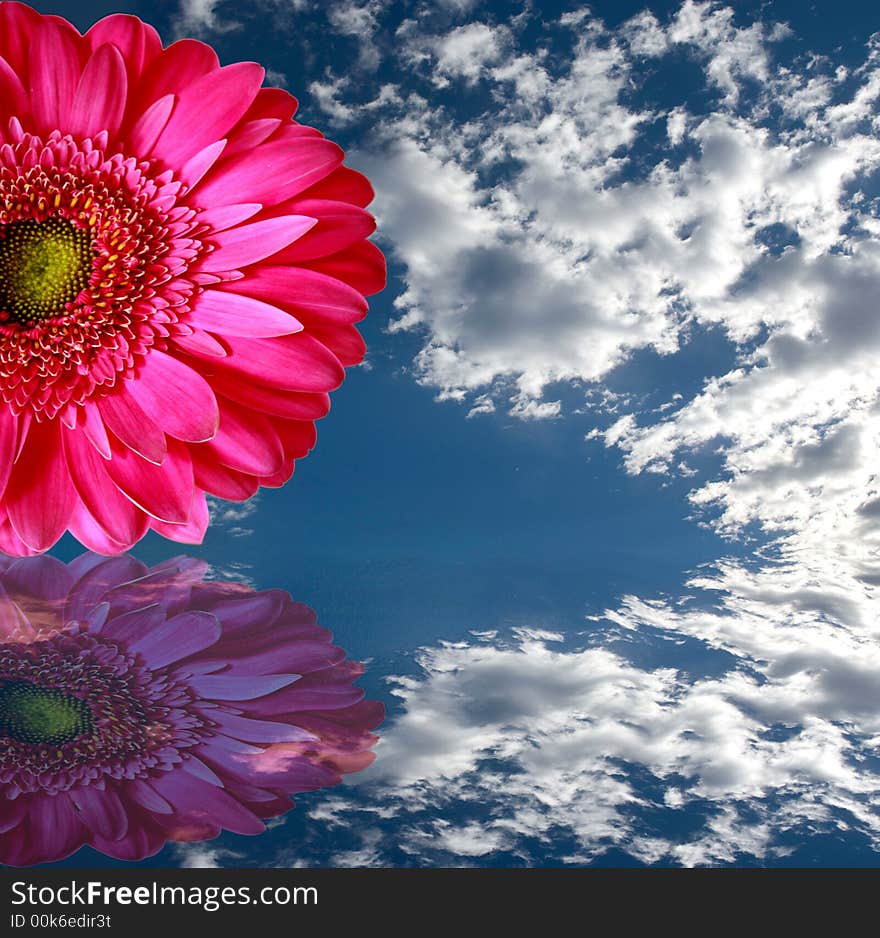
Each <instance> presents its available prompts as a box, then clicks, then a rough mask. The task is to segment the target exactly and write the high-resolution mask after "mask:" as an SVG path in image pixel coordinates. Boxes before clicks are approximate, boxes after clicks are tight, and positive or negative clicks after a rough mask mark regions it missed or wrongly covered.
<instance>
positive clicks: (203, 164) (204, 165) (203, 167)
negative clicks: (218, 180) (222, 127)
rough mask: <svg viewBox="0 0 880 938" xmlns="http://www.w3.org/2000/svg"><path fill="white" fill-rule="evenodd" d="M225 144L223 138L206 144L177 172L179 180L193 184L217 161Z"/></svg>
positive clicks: (189, 184)
mask: <svg viewBox="0 0 880 938" xmlns="http://www.w3.org/2000/svg"><path fill="white" fill-rule="evenodd" d="M225 146H226V141H225V140H215V141H214V143H210V144H208V146H206V147H204V148H203V149H201V150H199V152H198V153H196V154H195V155H194V156H192V157H190V159H188V160H187V161H186V165H185V166H184V167H183V169H181V170H179V171H178V173H177V175H178V176H179V178H180V179H181V181H182V182H185V183H186V184H187V185H188V186H190V187H192V186H194V185H195V184H196V183H197V182H198V181H199V180H200V179H201V178H202V176H204V175H205V173H206V172H207V171H208V170H209V169H210V168H211V167H212V166H213V165H214V164H215V163H216V162H217V160H218V159H219V157H220V154H221V153H222V152H223V149H224V147H225Z"/></svg>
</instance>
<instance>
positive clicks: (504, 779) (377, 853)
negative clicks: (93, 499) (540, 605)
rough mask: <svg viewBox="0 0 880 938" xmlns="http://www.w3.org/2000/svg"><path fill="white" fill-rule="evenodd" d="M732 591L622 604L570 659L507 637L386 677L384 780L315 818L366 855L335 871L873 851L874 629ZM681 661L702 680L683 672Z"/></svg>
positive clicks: (761, 584)
mask: <svg viewBox="0 0 880 938" xmlns="http://www.w3.org/2000/svg"><path fill="white" fill-rule="evenodd" d="M798 575H799V574H798V573H797V571H796V570H794V569H786V571H785V572H784V576H783V580H784V578H785V577H787V576H792V577H794V578H795V579H796V578H797V576H798ZM743 577H744V574H743V572H742V570H737V569H735V568H725V567H724V565H722V566H721V567H720V568H719V569H717V570H715V571H714V572H712V573H711V574H708V573H707V574H703V575H702V576H701V577H698V578H695V579H694V580H693V581H692V582H691V583H690V584H688V585H689V587H690V588H691V590H692V596H691V598H690V599H687V600H678V601H671V600H654V601H651V602H647V601H645V600H642V599H638V598H636V597H628V598H626V599H625V600H624V602H623V603H622V604H621V605H620V606H619V607H617V608H615V609H609V610H606V611H605V613H604V614H603V615H601V616H597V617H596V621H595V623H594V627H593V628H592V629H591V631H590V633H589V634H588V636H585V637H583V638H582V639H581V642H582V643H583V644H582V647H577V646H576V644H573V643H572V642H571V641H569V642H565V641H564V640H563V636H561V635H554V634H552V633H546V632H542V631H530V630H519V631H518V632H516V633H515V634H514V635H512V636H511V637H509V638H508V639H507V640H505V639H503V638H499V637H498V636H497V635H494V634H491V635H490V634H487V635H484V636H479V635H478V636H476V639H475V640H473V641H464V642H447V643H441V644H439V645H436V646H432V647H430V648H425V649H423V650H422V651H421V653H420V655H419V657H418V665H419V668H420V671H419V673H417V674H414V675H411V676H406V677H398V678H395V679H393V686H394V693H395V695H396V696H397V697H398V698H399V699H400V701H401V703H402V712H401V713H400V715H399V716H398V717H397V718H396V719H395V720H394V721H393V722H392V723H391V725H390V726H389V727H387V728H386V730H385V731H384V736H383V739H382V741H381V742H380V744H379V747H378V759H377V761H376V763H374V765H373V766H372V767H371V768H370V769H369V770H368V771H367V773H365V775H364V776H363V777H361V778H359V780H358V782H357V784H356V785H355V786H352V787H351V789H350V790H349V792H348V793H347V794H344V795H336V796H331V797H330V798H329V799H327V800H326V801H324V802H323V803H322V804H321V806H320V807H319V808H317V809H316V811H315V813H314V815H313V817H314V819H315V820H318V821H320V823H322V824H324V825H326V826H327V827H328V828H329V829H330V830H331V831H332V830H334V829H337V828H341V827H345V829H346V830H351V829H352V828H354V829H357V830H359V831H360V832H361V835H362V837H363V839H364V844H365V845H367V844H368V845H369V850H368V851H366V850H365V849H356V850H353V851H347V852H341V851H340V852H338V853H336V854H335V855H334V859H333V862H334V863H339V864H342V865H345V864H346V863H348V862H349V861H350V862H353V863H362V862H365V860H366V858H367V856H368V862H369V865H383V864H388V863H389V861H390V858H391V857H392V856H394V855H395V852H397V851H400V852H401V853H402V854H403V855H404V856H406V857H407V858H408V862H411V863H417V864H425V865H436V864H443V865H484V864H486V863H491V862H497V860H498V858H499V857H506V858H508V859H506V860H505V862H506V863H509V862H511V860H510V859H509V858H511V857H514V858H516V859H515V861H514V862H516V863H521V864H530V863H535V862H541V859H542V857H543V856H544V853H543V851H545V850H548V849H550V850H553V851H554V852H553V855H554V856H556V858H557V859H561V860H563V861H564V862H568V863H574V864H581V863H585V862H590V861H594V860H596V859H598V858H599V857H601V856H602V855H603V854H605V853H607V852H608V851H609V850H610V849H612V848H615V849H617V850H620V851H623V852H624V853H626V854H628V855H630V856H632V857H633V858H635V859H637V860H639V861H641V862H644V863H672V864H680V865H684V866H695V865H715V864H720V863H731V862H744V861H748V862H761V863H763V862H768V861H772V860H773V859H779V858H781V857H784V856H786V855H787V854H789V853H791V852H792V851H793V850H794V849H795V847H796V846H797V845H798V844H799V843H802V842H805V841H807V842H808V841H809V838H811V837H813V836H816V835H818V834H822V833H835V834H836V835H838V836H851V837H856V838H862V839H863V840H864V841H865V842H867V843H869V844H871V845H873V847H874V848H875V849H876V848H877V847H878V846H880V821H878V818H877V815H876V810H875V808H876V792H877V790H878V783H880V777H878V774H877V767H876V764H875V760H873V759H872V758H871V753H872V752H873V749H874V747H875V746H876V743H877V740H878V730H880V713H878V708H877V706H876V703H875V702H876V700H877V694H878V691H880V682H878V677H877V675H878V674H880V667H878V666H880V657H878V656H880V652H878V646H877V643H876V637H877V631H878V628H880V627H878V624H877V623H876V620H872V627H871V628H869V629H867V630H863V626H864V625H865V623H864V622H863V621H860V620H859V617H858V616H857V615H856V616H853V614H852V613H853V610H852V609H850V608H848V607H847V606H846V604H845V603H844V604H843V605H841V604H839V603H835V601H834V598H833V597H824V598H823V600H822V601H821V603H818V599H819V598H818V597H816V601H810V600H809V599H808V600H807V601H806V602H804V601H803V600H804V599H805V593H804V590H803V587H804V584H802V583H801V584H797V583H796V582H792V583H790V584H788V585H789V587H790V589H789V590H786V589H785V588H783V590H782V592H781V593H780V592H779V588H780V585H781V581H780V579H779V578H774V579H773V580H772V582H767V581H765V578H764V576H763V574H761V573H758V574H757V575H753V576H752V578H751V579H750V580H745V579H743ZM798 586H800V589H798ZM711 591H715V592H718V593H719V594H720V597H721V598H720V599H719V600H718V601H716V602H714V603H709V602H707V596H708V594H709V593H710V592H711ZM696 597H699V599H697V598H696ZM817 603H818V604H817ZM861 611H862V612H863V613H869V612H870V610H869V607H868V605H867V604H865V606H864V607H863V608H862V610H861ZM687 643H692V644H698V645H699V646H700V647H701V654H700V657H699V661H700V662H701V663H702V667H703V668H704V673H701V672H700V671H699V665H698V666H697V671H696V672H689V671H688V670H687V669H685V668H684V667H682V665H681V663H680V662H681V657H682V655H681V649H682V646H684V645H685V644H687ZM646 652H649V653H650V654H649V657H652V658H654V659H655V663H653V664H650V665H646V664H644V663H642V664H637V663H635V659H636V658H639V657H641V658H644V657H645V654H646ZM692 660H696V659H692ZM692 667H693V666H692ZM685 813H686V814H687V817H688V822H687V824H686V825H684V826H683V827H682V826H681V821H680V818H681V817H682V816H683V815H684V814H685ZM354 819H357V824H355V823H354ZM551 844H553V845H554V846H553V847H550V845H551ZM560 844H565V845H566V847H565V848H564V855H560V854H559V846H558V845H560Z"/></svg>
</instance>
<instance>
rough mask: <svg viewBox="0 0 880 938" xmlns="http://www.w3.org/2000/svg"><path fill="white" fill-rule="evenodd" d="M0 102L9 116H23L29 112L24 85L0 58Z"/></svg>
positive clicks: (4, 60)
mask: <svg viewBox="0 0 880 938" xmlns="http://www.w3.org/2000/svg"><path fill="white" fill-rule="evenodd" d="M0 101H3V102H4V104H5V106H6V108H7V109H8V111H9V112H10V113H11V114H18V115H24V114H27V113H28V112H29V111H30V102H29V101H28V96H27V92H26V91H25V90H24V85H22V83H21V79H20V78H19V77H18V75H17V73H16V72H15V71H14V70H13V68H12V66H11V65H10V64H9V63H8V62H7V61H6V59H4V58H0Z"/></svg>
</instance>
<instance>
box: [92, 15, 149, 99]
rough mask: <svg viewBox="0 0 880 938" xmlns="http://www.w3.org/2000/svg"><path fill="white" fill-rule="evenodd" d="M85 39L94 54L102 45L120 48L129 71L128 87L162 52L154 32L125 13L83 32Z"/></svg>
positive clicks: (107, 18) (106, 17)
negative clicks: (106, 44) (107, 44)
mask: <svg viewBox="0 0 880 938" xmlns="http://www.w3.org/2000/svg"><path fill="white" fill-rule="evenodd" d="M86 39H87V41H88V43H89V45H90V46H91V48H92V50H93V51H94V50H95V49H97V48H99V47H100V46H102V45H104V44H105V43H109V44H110V45H113V46H116V48H117V49H119V51H120V52H121V53H122V58H123V60H124V62H125V66H126V68H127V69H128V78H129V85H132V84H134V82H133V79H136V78H138V77H140V75H141V73H142V72H143V70H144V68H145V67H146V66H147V65H148V64H149V63H150V62H151V61H152V60H153V59H154V58H155V57H156V56H157V55H158V54H159V53H160V52H161V51H162V41H161V39H159V35H158V33H157V32H156V30H155V29H153V27H152V26H148V25H147V24H146V23H143V22H141V20H139V19H138V18H137V17H136V16H129V15H128V14H126V13H113V14H111V15H110V16H105V17H104V19H102V20H99V21H98V22H97V23H95V25H94V26H92V28H91V29H90V30H89V31H88V32H87V33H86Z"/></svg>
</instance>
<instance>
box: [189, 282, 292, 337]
mask: <svg viewBox="0 0 880 938" xmlns="http://www.w3.org/2000/svg"><path fill="white" fill-rule="evenodd" d="M187 322H188V323H189V324H190V325H193V326H196V327H197V328H199V329H207V330H208V331H209V332H216V333H219V334H221V335H241V336H251V337H252V338H266V337H269V336H278V335H290V334H291V333H294V332H300V331H301V330H302V324H301V323H300V322H298V321H297V320H296V319H294V317H293V316H291V315H290V313H285V312H284V310H281V309H278V307H277V306H270V305H269V304H268V303H263V302H262V301H261V300H255V299H254V298H253V297H251V296H245V295H244V294H236V293H224V292H223V291H221V290H205V292H204V293H203V294H202V295H201V296H200V297H199V298H198V300H197V302H196V304H195V306H194V308H193V311H192V312H191V313H190V315H189V317H188V319H187Z"/></svg>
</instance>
